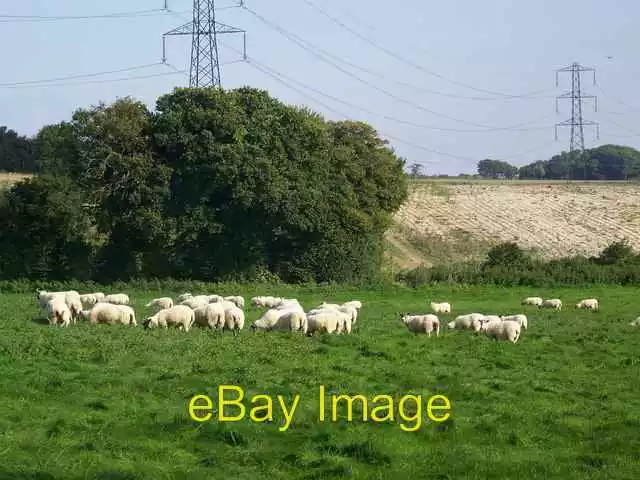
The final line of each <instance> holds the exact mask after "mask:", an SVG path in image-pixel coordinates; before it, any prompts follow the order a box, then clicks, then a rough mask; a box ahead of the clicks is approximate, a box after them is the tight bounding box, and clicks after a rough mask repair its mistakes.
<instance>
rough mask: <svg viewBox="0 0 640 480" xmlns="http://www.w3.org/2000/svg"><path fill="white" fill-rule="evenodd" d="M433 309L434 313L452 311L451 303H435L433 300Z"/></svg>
mask: <svg viewBox="0 0 640 480" xmlns="http://www.w3.org/2000/svg"><path fill="white" fill-rule="evenodd" d="M430 305H431V310H433V313H436V314H438V313H451V304H450V303H447V302H442V303H435V302H431V304H430Z"/></svg>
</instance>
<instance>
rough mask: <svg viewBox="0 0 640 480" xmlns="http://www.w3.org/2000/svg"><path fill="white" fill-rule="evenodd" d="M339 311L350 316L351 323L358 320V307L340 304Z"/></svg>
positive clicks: (353, 323)
mask: <svg viewBox="0 0 640 480" xmlns="http://www.w3.org/2000/svg"><path fill="white" fill-rule="evenodd" d="M338 311H339V312H342V313H346V314H347V315H349V317H350V318H351V324H352V325H355V324H356V322H357V321H358V309H357V308H356V307H354V306H353V305H344V304H343V305H341V306H340V308H339V309H338Z"/></svg>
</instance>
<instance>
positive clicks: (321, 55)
mask: <svg viewBox="0 0 640 480" xmlns="http://www.w3.org/2000/svg"><path fill="white" fill-rule="evenodd" d="M243 8H244V9H245V10H247V11H248V12H249V13H251V14H252V15H253V16H255V17H256V18H257V19H258V20H260V21H262V22H263V23H265V24H266V25H268V26H270V27H271V28H273V29H274V30H276V31H277V32H278V33H280V34H281V35H282V36H284V37H285V38H287V39H288V40H290V41H291V42H293V43H295V44H296V45H298V46H299V47H300V48H302V49H303V50H306V51H307V52H309V53H311V54H312V55H313V56H315V57H316V58H318V59H320V60H321V61H323V62H325V63H327V64H329V65H331V66H332V67H334V68H335V69H336V70H339V71H341V72H343V73H344V74H346V75H348V76H350V77H352V78H354V79H356V80H358V81H359V82H360V83H362V84H364V85H367V86H368V87H370V88H373V89H374V90H377V91H379V92H380V93H382V94H384V95H386V96H388V97H389V98H392V99H394V100H396V101H398V102H401V103H404V104H406V105H409V106H411V107H413V108H415V109H418V110H421V111H423V112H426V113H430V114H431V115H434V116H437V117H441V118H445V119H447V120H451V121H454V122H458V123H463V124H467V125H472V126H475V127H481V128H482V129H484V131H498V130H510V129H513V128H517V127H521V126H525V125H530V124H531V123H534V122H536V121H538V119H535V120H533V121H528V122H524V123H519V124H515V125H510V126H507V127H496V126H493V125H486V124H482V123H476V122H470V121H468V120H463V119H460V118H456V117H452V116H449V115H445V114H443V113H439V112H436V111H434V110H431V109H429V108H426V107H424V106H422V105H420V104H417V103H415V102H414V101H411V100H407V99H405V98H402V97H399V96H398V95H395V94H394V93H392V92H390V91H388V90H386V89H384V88H381V87H379V86H377V85H375V84H373V83H371V82H369V81H368V80H366V79H364V78H362V77H360V76H358V75H356V74H354V73H353V72H350V71H349V70H347V69H345V68H343V67H342V66H340V65H338V64H337V63H336V62H334V61H332V60H329V59H328V58H325V57H335V56H334V55H332V54H330V53H327V52H326V51H324V50H323V49H321V48H319V47H317V46H315V45H313V44H312V43H310V42H307V41H306V40H304V39H302V38H300V37H298V36H297V35H295V34H293V33H291V32H289V31H287V30H285V29H284V28H282V27H280V26H279V25H277V24H275V23H273V22H271V21H270V20H267V19H266V18H265V17H263V16H262V15H260V14H258V13H257V12H255V11H253V10H251V9H250V8H248V7H247V6H246V5H243ZM545 117H546V116H545Z"/></svg>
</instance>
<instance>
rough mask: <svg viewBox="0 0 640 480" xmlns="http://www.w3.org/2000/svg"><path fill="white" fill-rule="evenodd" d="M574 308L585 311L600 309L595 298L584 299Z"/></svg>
mask: <svg viewBox="0 0 640 480" xmlns="http://www.w3.org/2000/svg"><path fill="white" fill-rule="evenodd" d="M576 308H584V309H587V310H594V311H595V310H598V309H599V308H600V304H599V302H598V299H597V298H585V299H584V300H580V301H579V302H578V303H576Z"/></svg>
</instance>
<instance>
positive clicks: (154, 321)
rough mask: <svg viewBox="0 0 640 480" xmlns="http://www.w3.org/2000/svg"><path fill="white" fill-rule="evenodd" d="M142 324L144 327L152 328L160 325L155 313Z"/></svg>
mask: <svg viewBox="0 0 640 480" xmlns="http://www.w3.org/2000/svg"><path fill="white" fill-rule="evenodd" d="M142 325H143V326H144V328H152V327H157V326H158V316H157V315H154V316H152V317H147V318H146V319H145V320H144V321H143V322H142Z"/></svg>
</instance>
